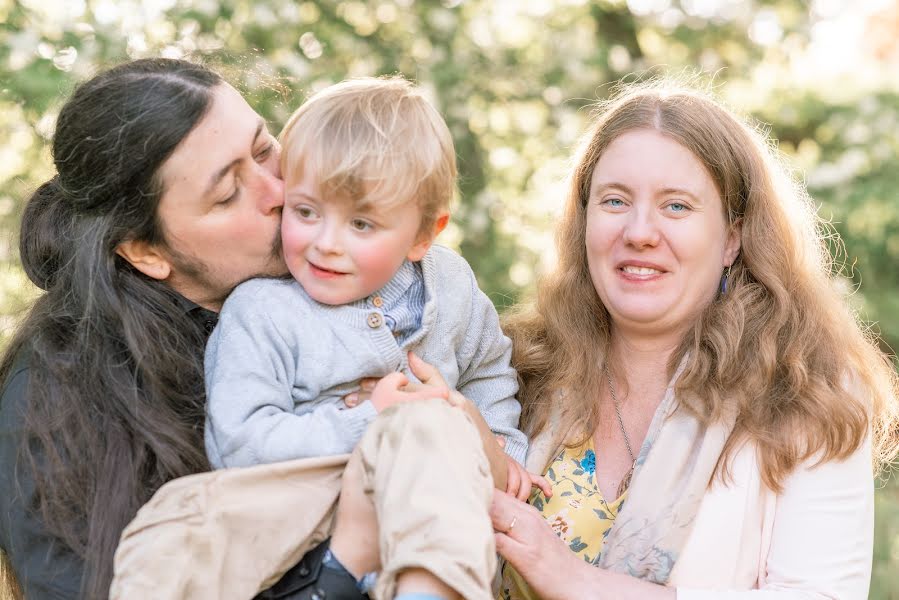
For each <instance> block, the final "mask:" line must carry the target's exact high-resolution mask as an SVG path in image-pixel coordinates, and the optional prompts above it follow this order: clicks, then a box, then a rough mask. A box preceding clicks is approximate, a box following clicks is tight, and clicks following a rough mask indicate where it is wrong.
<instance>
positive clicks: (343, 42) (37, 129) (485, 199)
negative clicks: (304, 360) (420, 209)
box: [0, 0, 899, 599]
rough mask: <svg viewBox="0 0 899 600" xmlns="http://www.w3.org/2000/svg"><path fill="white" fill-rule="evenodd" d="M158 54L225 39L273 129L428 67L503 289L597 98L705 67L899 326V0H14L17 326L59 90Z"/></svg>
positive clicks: (897, 553) (889, 508)
mask: <svg viewBox="0 0 899 600" xmlns="http://www.w3.org/2000/svg"><path fill="white" fill-rule="evenodd" d="M143 56H170V57H193V58H195V59H200V58H201V59H203V60H205V61H207V62H208V63H209V64H210V65H211V66H213V67H215V68H217V69H218V70H220V71H221V72H223V73H224V74H225V75H226V76H227V78H228V79H229V80H230V81H231V82H232V83H234V84H235V85H236V86H237V87H239V88H240V89H241V90H242V91H243V92H245V94H246V95H247V97H248V99H249V100H250V103H251V104H252V105H253V106H254V107H255V108H257V109H258V111H259V112H260V113H261V114H263V115H264V116H265V117H266V118H268V119H270V121H271V129H272V130H273V131H277V130H278V129H279V128H280V126H281V125H282V124H283V123H284V121H285V119H286V117H287V116H288V115H289V114H290V112H291V111H292V110H293V109H294V108H296V107H297V106H298V105H299V104H300V103H301V102H302V100H303V98H304V97H305V96H306V95H308V94H309V93H311V92H314V91H316V90H318V89H320V88H322V87H324V86H326V85H329V84H331V83H333V82H336V81H339V80H341V79H343V78H345V77H350V76H358V75H375V74H382V73H391V74H392V73H402V74H404V75H406V76H407V77H410V78H413V79H415V80H417V81H418V82H419V83H420V84H421V85H422V86H423V87H424V88H425V89H426V90H427V92H428V94H429V95H430V97H431V98H432V99H433V101H434V103H435V104H436V105H437V106H438V107H439V109H440V110H441V111H442V113H443V114H444V115H445V117H446V119H447V122H448V123H449V125H450V129H451V130H452V132H453V135H454V137H455V141H456V148H457V152H458V158H459V167H460V173H461V177H460V198H459V202H458V204H457V206H456V207H455V210H454V215H453V222H452V225H451V227H450V228H449V229H448V230H447V232H446V233H444V234H443V236H442V238H441V241H442V242H443V243H444V244H447V245H450V246H454V247H456V248H458V249H459V250H460V251H461V252H462V253H463V254H464V256H465V257H466V258H467V259H468V260H469V262H470V263H471V264H472V266H473V268H474V270H475V272H476V273H477V275H478V278H479V280H480V283H481V285H482V287H483V289H484V290H485V291H487V293H488V294H489V295H490V296H491V298H492V299H493V300H494V302H495V303H496V304H497V306H498V307H499V308H500V310H502V309H503V308H504V307H506V306H509V305H510V304H512V303H514V302H515V301H516V300H518V299H519V298H520V297H522V295H523V294H526V293H527V292H528V290H529V289H531V288H532V286H533V284H534V282H535V278H536V277H538V276H539V274H540V272H541V271H542V270H543V269H545V267H546V266H547V265H548V264H550V263H551V262H552V260H553V248H552V227H553V222H554V220H555V219H556V217H557V215H558V213H559V210H560V206H561V203H562V199H563V197H564V193H563V190H564V185H563V179H564V177H565V172H566V165H567V161H568V157H569V156H570V154H571V150H572V147H573V145H574V143H575V141H576V139H577V137H578V135H579V134H580V133H581V132H582V131H583V129H584V127H585V123H586V121H587V119H588V118H589V115H590V105H591V103H593V102H595V101H596V100H597V99H601V98H604V97H606V96H608V95H609V94H610V93H611V92H612V90H613V86H614V82H616V81H618V80H620V79H621V78H628V79H630V80H633V79H635V78H645V77H647V76H650V75H653V74H656V75H658V74H674V75H678V76H682V77H686V78H693V79H694V80H696V78H697V76H698V81H699V82H700V83H701V84H702V85H704V86H710V87H712V88H713V89H714V90H715V91H716V93H717V94H718V95H719V97H721V98H722V99H723V100H724V101H725V102H727V103H729V104H730V105H731V106H732V107H734V108H736V109H737V110H739V111H741V112H743V113H744V114H746V115H749V116H751V117H752V118H754V119H755V120H757V121H758V122H759V123H760V124H762V125H763V126H764V127H766V128H767V129H768V130H770V132H771V135H772V137H773V138H774V139H776V141H777V143H778V146H779V148H780V150H781V152H782V153H783V154H784V157H785V159H786V160H787V161H788V162H789V163H790V164H791V165H792V167H793V168H794V169H795V172H796V176H797V177H798V178H800V179H803V180H804V181H805V182H806V183H807V185H808V188H809V191H810V193H811V195H812V197H813V198H814V199H815V201H816V202H817V204H818V206H819V213H820V215H821V217H822V218H823V219H825V220H826V221H828V222H830V223H831V224H832V226H833V227H834V228H835V229H836V231H838V232H839V234H840V236H841V237H842V240H843V244H838V243H836V242H834V252H835V253H838V255H839V264H840V265H841V268H840V270H839V271H838V272H837V273H835V281H836V283H837V285H840V286H842V287H843V289H845V291H846V292H847V295H848V296H849V298H850V301H851V302H852V303H853V305H854V306H855V307H856V308H857V310H858V311H859V314H860V315H861V317H862V318H863V319H864V320H865V321H866V322H870V323H871V324H872V328H873V330H874V331H875V332H878V333H879V334H880V335H881V336H882V339H883V344H884V348H885V349H887V350H889V348H899V193H897V189H899V1H897V0H813V1H800V0H594V1H587V0H442V1H438V0H372V1H368V2H361V1H338V0H329V1H317V2H302V1H297V0H255V1H251V0H142V1H138V0H22V1H16V2H13V1H11V0H0V347H2V345H3V343H4V340H5V339H8V337H9V335H10V334H11V332H12V330H13V328H14V326H15V323H16V320H17V319H18V318H19V317H20V315H21V314H22V311H23V310H24V309H25V307H27V305H28V303H29V302H30V301H31V300H32V299H33V298H34V297H35V296H36V294H37V290H36V289H35V288H34V287H33V286H31V284H30V283H29V282H28V280H27V278H26V277H25V276H24V274H23V273H22V271H21V269H20V267H19V266H18V259H17V256H16V248H17V244H18V240H17V230H18V226H17V223H18V220H19V218H20V215H21V210H22V206H23V204H24V201H25V199H26V198H27V197H28V195H29V192H30V191H31V190H33V189H34V188H35V187H36V186H37V185H39V184H40V183H41V182H42V181H44V180H45V179H47V178H48V177H49V176H51V173H52V170H51V169H52V163H51V161H50V157H49V152H48V142H49V137H50V135H51V133H52V131H53V127H54V122H55V119H56V115H57V112H58V110H59V107H60V105H61V103H62V101H63V100H64V99H65V97H66V96H67V95H68V93H69V92H70V91H71V89H72V87H73V85H74V84H75V83H76V82H77V81H79V80H82V79H84V78H86V77H89V76H90V75H91V74H93V73H95V72H96V71H97V70H98V69H99V68H101V67H103V66H106V65H110V64H114V63H116V62H119V61H122V60H125V59H128V58H137V57H143ZM109 108H110V110H114V109H115V107H113V106H110V107H109ZM879 485H881V486H882V487H881V489H879V490H878V492H877V534H876V535H877V538H876V548H875V565H874V577H873V582H872V590H871V598H878V599H889V598H899V485H897V484H894V483H890V484H886V485H883V484H879Z"/></svg>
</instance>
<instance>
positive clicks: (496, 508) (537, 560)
mask: <svg viewBox="0 0 899 600" xmlns="http://www.w3.org/2000/svg"><path fill="white" fill-rule="evenodd" d="M490 518H491V520H492V521H493V529H494V531H495V532H496V533H495V534H494V536H495V539H496V550H497V552H499V553H500V555H502V557H503V558H505V559H506V560H507V561H508V562H509V563H510V564H511V565H512V566H513V567H514V568H515V570H516V571H518V573H519V574H520V575H521V576H522V577H524V579H525V581H527V582H528V584H529V585H530V586H531V587H532V588H533V589H534V591H535V592H536V593H537V595H538V596H539V597H540V598H544V599H545V600H552V599H554V598H559V599H564V598H590V597H594V598H595V597H599V594H598V592H599V591H600V590H599V588H597V587H596V585H597V584H596V582H595V581H593V577H592V576H593V575H595V574H596V573H595V571H597V569H596V568H595V567H593V566H592V565H589V564H587V563H585V562H584V561H583V560H582V559H581V558H579V557H578V556H577V555H576V554H575V553H574V552H572V551H571V550H570V549H569V548H568V546H567V545H566V544H565V542H563V541H562V540H561V539H559V537H558V536H557V535H556V534H555V533H553V530H552V529H551V528H550V526H549V523H547V522H546V520H545V519H544V518H543V517H542V516H541V515H540V513H539V512H537V509H536V508H534V507H533V506H530V505H528V504H525V503H524V502H521V501H520V500H517V499H516V498H514V497H513V496H511V495H510V494H506V493H503V492H500V491H497V490H494V492H493V503H492V504H491V506H490ZM591 584H592V585H591Z"/></svg>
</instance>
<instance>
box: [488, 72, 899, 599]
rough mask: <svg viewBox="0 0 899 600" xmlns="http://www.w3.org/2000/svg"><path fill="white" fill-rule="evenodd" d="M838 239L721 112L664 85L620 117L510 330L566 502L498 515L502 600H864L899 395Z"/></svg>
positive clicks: (603, 116)
mask: <svg viewBox="0 0 899 600" xmlns="http://www.w3.org/2000/svg"><path fill="white" fill-rule="evenodd" d="M826 237H827V232H826V230H825V228H824V226H823V224H822V223H820V222H819V221H818V219H817V218H816V216H815V212H814V206H813V204H812V203H811V201H810V199H809V198H808V197H807V195H806V193H805V192H804V190H803V189H802V188H801V186H799V185H797V184H795V183H794V182H792V181H791V179H790V177H789V176H788V174H787V171H786V170H785V169H784V168H783V167H782V166H781V164H780V163H779V161H778V159H777V157H776V155H775V153H774V152H773V150H772V148H771V145H770V142H769V141H768V140H767V139H766V138H765V136H764V135H763V134H761V133H760V132H759V131H758V130H756V129H755V128H753V127H752V126H750V125H748V124H747V123H745V122H744V121H742V120H740V119H739V118H738V117H736V116H735V115H734V114H733V113H732V112H730V111H729V110H728V109H726V108H724V107H723V106H722V105H721V104H719V103H717V102H716V101H714V100H712V99H711V97H710V96H707V95H705V94H703V93H700V92H695V91H690V90H687V89H682V88H677V87H672V86H670V85H666V84H664V83H653V84H643V85H640V86H636V87H633V88H628V89H625V90H624V91H622V92H621V93H620V94H618V95H617V96H616V97H615V98H613V99H612V100H610V101H609V103H608V104H607V105H605V106H604V107H603V109H602V111H601V112H600V114H599V115H598V116H597V118H596V119H595V122H594V124H593V126H592V128H591V129H590V130H589V131H588V132H587V134H586V136H585V137H584V141H583V144H582V146H581V148H580V150H579V152H578V153H577V155H576V164H575V167H574V170H573V174H572V176H571V183H570V190H569V193H568V198H567V200H566V204H565V211H564V216H563V218H562V220H561V222H560V223H559V225H558V229H557V243H558V256H559V259H558V265H557V266H556V267H555V268H554V270H553V271H552V272H551V273H550V274H549V275H548V276H547V277H546V278H545V279H544V280H543V281H542V282H541V283H540V285H539V288H538V292H537V296H536V299H535V301H534V302H533V303H532V304H530V305H526V306H523V307H521V308H519V309H517V310H516V311H514V312H513V314H512V315H510V316H509V318H508V320H507V322H506V331H507V333H509V335H510V336H511V337H512V339H513V343H514V364H515V366H516V368H517V369H518V370H519V376H520V378H521V381H522V384H523V385H522V390H521V392H520V399H521V401H522V404H523V423H522V425H523V429H524V430H525V431H526V432H527V433H528V434H529V435H532V436H534V438H533V440H534V441H533V442H532V451H531V453H530V455H529V459H528V463H529V464H528V467H529V469H530V470H532V471H534V472H539V473H546V475H547V477H548V478H549V479H550V480H551V483H552V485H553V491H554V494H553V497H552V498H549V499H547V498H545V497H544V496H543V495H542V493H540V492H535V493H534V494H533V495H532V496H531V499H530V505H528V504H525V503H522V502H517V501H515V500H514V499H512V498H510V497H508V496H506V495H503V494H500V493H497V494H496V495H495V498H494V506H493V509H492V510H493V514H492V516H493V522H494V527H495V528H496V530H497V532H498V533H497V548H498V551H499V552H500V553H501V554H502V555H503V556H504V557H505V559H506V560H507V564H506V566H505V568H504V572H503V586H502V592H501V596H502V597H503V598H513V599H517V598H534V597H540V598H574V597H588V596H590V597H600V598H603V597H608V598H674V597H675V593H676V595H677V597H678V598H680V599H681V600H685V599H694V598H697V599H698V598H722V597H726V598H734V599H736V598H743V597H746V598H747V599H748V598H769V597H770V598H858V599H861V598H866V597H867V590H868V585H869V579H870V571H871V558H872V545H873V541H872V538H873V511H874V508H873V493H874V492H873V481H872V461H873V464H874V466H875V467H879V466H880V465H882V464H884V462H885V461H888V460H889V459H891V458H892V457H894V456H895V455H896V450H897V445H896V437H895V436H896V375H895V372H894V371H893V370H892V368H891V365H890V362H889V360H888V358H887V357H885V356H884V354H883V353H882V352H881V351H880V350H879V349H878V347H877V345H876V341H875V340H873V339H872V338H871V337H870V336H869V334H868V333H867V331H866V329H865V328H864V327H863V326H862V325H861V324H860V323H859V322H858V320H857V319H856V317H855V316H854V314H853V312H852V311H851V310H850V308H849V307H848V306H847V303H846V300H845V298H843V297H841V295H840V294H839V293H838V291H837V290H836V288H835V286H834V285H833V281H832V277H833V275H834V273H835V270H834V263H833V260H832V258H831V255H830V254H829V253H828V247H827V244H826V243H825V242H826ZM560 538H561V539H560ZM675 589H676V592H675ZM759 590H764V593H760V592H759ZM756 594H758V595H756Z"/></svg>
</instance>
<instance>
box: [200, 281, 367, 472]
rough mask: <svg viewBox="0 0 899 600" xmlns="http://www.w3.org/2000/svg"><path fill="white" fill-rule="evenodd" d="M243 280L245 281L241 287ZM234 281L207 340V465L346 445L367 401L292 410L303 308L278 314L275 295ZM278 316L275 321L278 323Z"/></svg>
mask: <svg viewBox="0 0 899 600" xmlns="http://www.w3.org/2000/svg"><path fill="white" fill-rule="evenodd" d="M246 285H247V284H244V286H246ZM244 286H241V287H239V288H238V289H237V290H236V291H235V292H234V294H232V297H231V298H229V299H228V301H227V302H226V303H225V306H224V307H223V310H222V313H221V315H220V318H219V324H218V326H217V327H216V329H215V331H213V334H212V336H211V337H210V340H209V343H208V345H207V347H206V393H207V419H206V452H207V454H208V456H209V460H210V463H211V464H212V466H213V467H216V468H221V467H240V466H250V465H255V464H261V463H270V462H278V461H283V460H292V459H296V458H306V457H312V456H324V455H333V454H343V453H347V452H350V451H352V449H353V447H354V446H355V445H356V442H357V441H358V440H359V438H360V437H361V436H362V433H363V432H364V430H365V428H366V427H367V426H368V424H369V423H370V422H371V421H372V419H374V417H375V415H376V411H375V408H374V406H373V405H372V403H371V402H364V403H362V404H360V405H359V406H358V407H355V408H350V409H343V410H339V408H338V407H339V406H340V407H342V406H343V404H342V403H337V402H335V403H334V404H325V405H321V406H318V407H316V408H315V409H314V410H312V411H310V412H306V413H305V414H296V413H295V402H294V398H293V395H292V392H293V388H294V386H295V385H296V383H297V375H298V373H297V369H298V365H297V356H298V352H299V341H298V340H297V339H296V337H297V336H291V334H290V331H293V330H294V328H296V327H301V326H303V318H304V316H303V314H297V313H296V312H293V314H292V315H290V318H286V315H285V318H280V319H279V313H278V312H277V311H278V310H279V309H280V310H283V311H285V312H291V311H290V308H289V304H288V305H287V306H285V305H284V304H279V303H281V302H282V300H283V299H282V298H277V297H274V296H276V294H269V293H265V294H260V293H254V292H258V290H259V289H263V290H264V289H266V288H264V287H261V286H260V285H256V286H252V287H249V288H247V287H244ZM279 323H280V326H279Z"/></svg>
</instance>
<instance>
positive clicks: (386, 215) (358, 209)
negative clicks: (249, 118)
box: [281, 176, 434, 305]
mask: <svg viewBox="0 0 899 600" xmlns="http://www.w3.org/2000/svg"><path fill="white" fill-rule="evenodd" d="M421 219H422V211H421V208H420V207H419V206H418V204H417V203H416V202H406V203H398V204H397V205H396V206H393V207H384V206H378V205H377V204H375V205H369V206H356V204H355V203H354V202H353V201H352V200H350V199H347V198H341V197H336V198H335V197H325V196H323V194H322V192H321V190H320V187H319V185H318V181H317V180H316V179H315V178H314V177H306V176H302V177H297V178H291V179H290V180H288V181H287V186H286V193H285V204H284V213H283V217H282V219H281V243H282V246H283V250H284V259H285V261H286V262H287V268H288V269H289V270H290V273H291V275H293V277H294V279H296V280H297V281H298V282H300V284H301V285H302V286H303V289H305V290H306V293H308V294H309V295H310V296H311V297H312V298H313V299H314V300H316V301H318V302H321V303H323V304H331V305H337V304H347V303H349V302H354V301H356V300H360V299H362V298H365V297H367V296H369V295H371V294H373V293H374V292H376V291H378V290H379V289H381V288H382V287H384V285H386V284H387V282H388V281H390V279H391V278H393V276H394V274H396V272H397V270H398V269H399V268H400V266H401V265H402V263H403V261H404V260H405V259H407V258H408V259H409V260H411V261H417V260H421V259H422V257H424V255H425V253H426V252H427V251H428V248H429V247H430V246H431V242H432V241H433V239H434V235H433V233H430V232H426V233H424V234H422V233H421V232H419V228H420V225H421Z"/></svg>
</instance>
